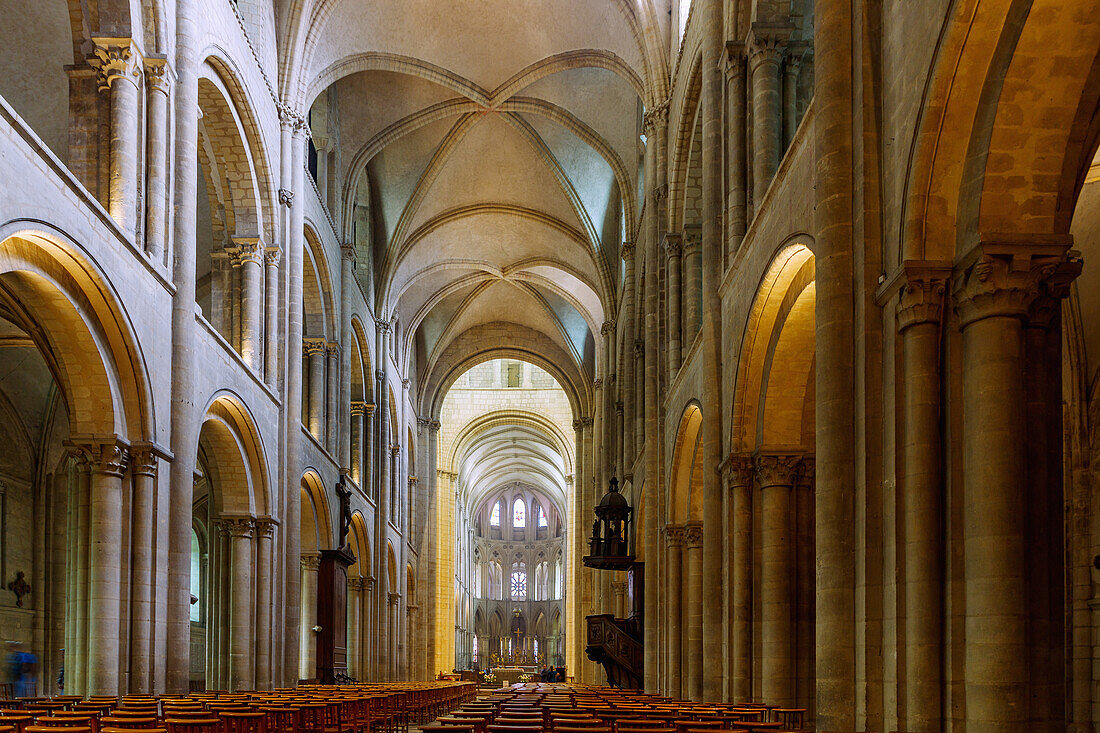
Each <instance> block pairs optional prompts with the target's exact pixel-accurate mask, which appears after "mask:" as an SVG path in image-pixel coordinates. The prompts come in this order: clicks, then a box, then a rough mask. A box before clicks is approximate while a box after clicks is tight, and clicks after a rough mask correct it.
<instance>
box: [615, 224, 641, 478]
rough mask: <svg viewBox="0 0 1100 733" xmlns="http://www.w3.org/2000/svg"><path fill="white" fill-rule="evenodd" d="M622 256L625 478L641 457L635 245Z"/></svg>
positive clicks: (629, 244)
mask: <svg viewBox="0 0 1100 733" xmlns="http://www.w3.org/2000/svg"><path fill="white" fill-rule="evenodd" d="M619 255H620V256H621V257H622V258H623V265H624V270H625V274H624V275H623V305H622V309H621V310H620V315H619V322H620V323H622V324H623V334H624V338H623V361H624V362H625V363H623V364H621V365H620V367H619V374H620V375H621V376H622V380H623V381H622V390H621V392H620V394H621V396H622V402H623V417H624V420H623V424H622V428H621V430H622V454H621V456H622V457H621V458H620V463H621V465H622V470H621V473H622V474H623V476H625V475H626V474H628V473H631V472H632V471H633V468H634V459H635V458H637V456H638V454H637V453H636V452H635V450H634V414H635V410H636V408H635V402H634V398H635V386H634V384H635V381H636V379H635V375H634V370H635V368H636V367H637V364H638V362H637V359H636V358H634V359H632V358H631V357H632V356H633V355H634V331H635V324H634V243H633V242H623V245H622V247H620V248H619Z"/></svg>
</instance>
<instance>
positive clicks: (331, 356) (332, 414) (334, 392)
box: [321, 343, 350, 455]
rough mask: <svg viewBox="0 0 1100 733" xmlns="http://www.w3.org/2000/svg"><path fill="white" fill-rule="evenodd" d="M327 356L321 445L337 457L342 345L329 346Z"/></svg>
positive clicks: (326, 350) (330, 344) (326, 351)
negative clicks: (323, 436)
mask: <svg viewBox="0 0 1100 733" xmlns="http://www.w3.org/2000/svg"><path fill="white" fill-rule="evenodd" d="M325 354H326V355H327V356H328V361H327V363H326V368H325V382H326V385H325V397H326V400H325V440H323V441H321V443H322V445H325V446H327V447H328V450H329V453H332V454H333V455H337V453H338V452H339V446H338V445H337V442H336V426H337V424H338V423H337V417H339V412H338V407H337V405H338V404H339V403H338V402H337V400H338V398H339V396H340V386H339V382H338V381H337V377H338V375H339V373H340V344H336V343H329V344H327V346H326V348H325ZM349 391H350V390H349Z"/></svg>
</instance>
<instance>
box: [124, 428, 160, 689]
mask: <svg viewBox="0 0 1100 733" xmlns="http://www.w3.org/2000/svg"><path fill="white" fill-rule="evenodd" d="M130 474H131V476H132V477H133V497H132V499H131V505H132V506H131V516H132V517H133V523H132V524H131V532H130V547H131V551H130V572H131V576H132V578H133V581H132V584H131V591H130V599H131V600H130V692H131V693H134V694H151V693H152V692H153V689H152V684H153V669H152V663H153V658H152V630H153V616H154V610H153V600H154V599H153V587H154V577H153V551H154V549H155V548H154V546H153V524H154V515H155V513H156V508H155V507H154V503H153V498H154V497H153V494H154V486H155V484H156V480H157V456H156V455H155V454H154V452H153V450H152V448H151V447H149V446H135V449H134V453H133V464H132V466H131V469H130Z"/></svg>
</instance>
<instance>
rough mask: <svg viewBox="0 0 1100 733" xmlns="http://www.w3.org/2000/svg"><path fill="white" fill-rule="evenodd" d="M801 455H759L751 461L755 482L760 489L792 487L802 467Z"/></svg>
mask: <svg viewBox="0 0 1100 733" xmlns="http://www.w3.org/2000/svg"><path fill="white" fill-rule="evenodd" d="M802 458H803V456H802V454H801V453H760V454H757V456H756V457H755V459H754V461H753V467H754V468H755V470H756V481H757V483H758V484H759V485H760V488H761V489H767V488H771V487H773V486H786V487H788V488H790V487H793V486H794V484H795V481H796V480H797V479H798V471H799V469H800V467H801V466H802Z"/></svg>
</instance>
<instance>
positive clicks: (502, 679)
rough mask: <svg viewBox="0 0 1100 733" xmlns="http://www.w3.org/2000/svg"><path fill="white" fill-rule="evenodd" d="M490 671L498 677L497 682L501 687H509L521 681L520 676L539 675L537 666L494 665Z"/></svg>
mask: <svg viewBox="0 0 1100 733" xmlns="http://www.w3.org/2000/svg"><path fill="white" fill-rule="evenodd" d="M490 672H492V673H493V675H494V676H495V677H496V678H497V681H496V684H497V685H498V686H500V687H509V686H511V685H514V684H516V683H517V682H520V681H521V680H520V677H522V676H524V675H531V676H532V677H536V678H537V677H538V673H539V670H538V668H537V667H526V666H524V667H518V666H517V667H493V668H492V669H491V670H490Z"/></svg>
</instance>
